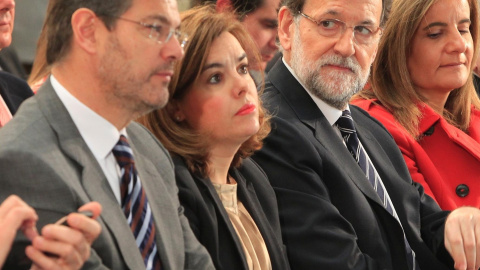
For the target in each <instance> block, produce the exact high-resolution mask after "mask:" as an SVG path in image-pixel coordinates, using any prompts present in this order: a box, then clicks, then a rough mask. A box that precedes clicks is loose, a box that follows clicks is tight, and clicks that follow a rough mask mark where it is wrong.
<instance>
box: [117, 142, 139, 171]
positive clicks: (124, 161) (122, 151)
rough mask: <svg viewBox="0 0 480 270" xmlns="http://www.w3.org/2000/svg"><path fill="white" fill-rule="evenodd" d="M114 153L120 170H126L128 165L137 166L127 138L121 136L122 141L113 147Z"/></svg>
mask: <svg viewBox="0 0 480 270" xmlns="http://www.w3.org/2000/svg"><path fill="white" fill-rule="evenodd" d="M112 153H113V155H114V156H115V159H116V160H117V163H118V165H119V166H120V168H125V166H127V165H134V164H135V161H134V159H133V152H132V148H130V144H128V140H127V137H125V136H124V135H120V139H119V140H118V142H117V144H116V145H115V146H114V147H113V149H112Z"/></svg>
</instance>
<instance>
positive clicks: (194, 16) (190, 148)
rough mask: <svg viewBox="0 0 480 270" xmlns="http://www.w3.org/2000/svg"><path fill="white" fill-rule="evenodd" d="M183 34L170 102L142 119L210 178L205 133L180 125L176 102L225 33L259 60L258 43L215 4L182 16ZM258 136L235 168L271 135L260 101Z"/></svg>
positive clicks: (194, 170)
mask: <svg viewBox="0 0 480 270" xmlns="http://www.w3.org/2000/svg"><path fill="white" fill-rule="evenodd" d="M181 19H182V23H181V25H180V29H181V31H183V32H184V33H186V34H188V36H189V42H188V44H187V45H186V47H185V56H184V58H183V59H182V60H181V61H179V62H177V63H176V65H175V72H174V75H173V76H172V79H171V82H170V85H169V93H170V99H169V102H168V104H167V105H166V106H165V108H163V109H158V110H156V111H153V112H151V113H149V114H147V115H145V116H143V117H141V118H140V119H139V122H140V123H142V124H144V125H145V126H146V127H147V128H148V129H149V130H151V131H152V132H153V134H154V135H155V136H156V137H157V138H158V139H159V140H160V141H161V142H162V143H163V145H164V146H165V147H166V148H167V149H168V150H169V151H170V153H172V154H175V155H178V156H181V157H183V158H184V159H185V161H186V163H187V165H188V168H189V170H190V172H192V173H195V174H198V175H200V176H202V177H206V176H207V175H208V173H209V164H208V159H209V145H208V142H207V139H206V138H205V136H203V134H198V133H197V132H195V131H194V130H192V128H191V127H189V126H188V125H187V124H186V123H185V121H183V122H177V121H175V120H174V116H173V110H174V108H173V106H174V105H173V104H172V101H175V100H181V99H182V98H183V97H184V96H185V94H186V93H188V91H189V90H190V87H191V86H192V85H193V84H195V83H196V82H197V80H198V79H199V77H200V75H201V73H202V70H203V67H204V65H205V63H206V61H207V57H208V53H209V51H210V48H211V46H212V43H213V41H214V40H215V39H216V38H218V37H219V36H220V35H221V34H222V33H224V32H228V33H230V34H232V35H233V36H234V37H235V38H236V39H237V40H238V41H239V43H240V45H241V46H242V48H243V49H244V50H245V51H246V52H254V53H249V55H248V58H249V62H250V61H251V60H253V59H250V58H251V57H255V58H257V60H258V58H259V54H258V51H257V49H256V46H255V43H254V42H253V40H252V39H251V37H250V36H249V34H248V33H247V32H246V30H245V29H244V28H243V26H242V24H241V23H240V22H238V21H237V20H236V19H235V17H234V16H233V15H232V14H229V13H224V12H222V13H216V12H215V8H214V7H213V6H211V5H209V6H200V7H195V8H193V9H191V10H188V11H186V12H184V13H182V14H181ZM258 110H259V123H260V129H259V131H258V132H257V134H255V135H253V136H252V137H250V138H249V139H248V140H247V141H245V142H244V143H243V144H242V145H241V147H240V149H239V150H238V151H237V153H236V154H235V156H234V158H233V161H232V164H231V166H233V167H238V166H240V164H241V160H242V158H246V157H249V156H250V155H252V154H253V152H254V151H255V150H258V149H260V148H261V147H262V140H263V139H264V138H265V137H266V136H267V135H268V133H269V132H270V124H269V118H270V117H269V115H268V114H266V111H265V109H264V108H263V106H262V104H261V101H260V99H259V107H258Z"/></svg>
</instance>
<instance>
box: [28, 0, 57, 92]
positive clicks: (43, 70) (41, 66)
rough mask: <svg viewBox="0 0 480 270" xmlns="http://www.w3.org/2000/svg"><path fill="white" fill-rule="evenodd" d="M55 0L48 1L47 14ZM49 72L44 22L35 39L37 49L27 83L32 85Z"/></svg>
mask: <svg viewBox="0 0 480 270" xmlns="http://www.w3.org/2000/svg"><path fill="white" fill-rule="evenodd" d="M55 1H56V0H50V1H49V2H48V7H47V14H49V13H50V12H51V9H52V7H53V5H54V3H55ZM48 74H50V66H49V65H47V28H46V24H45V23H44V24H43V27H42V31H41V32H40V37H39V38H38V41H37V49H36V51H35V59H34V60H33V66H32V71H31V72H30V76H29V77H28V84H29V85H30V86H33V85H34V84H35V83H37V82H38V81H40V80H42V79H43V77H45V76H47V75H48Z"/></svg>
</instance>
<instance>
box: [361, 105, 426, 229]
mask: <svg viewBox="0 0 480 270" xmlns="http://www.w3.org/2000/svg"><path fill="white" fill-rule="evenodd" d="M354 111H355V110H354V109H352V113H353V117H354V119H356V128H357V130H358V133H359V139H360V141H361V142H362V145H363V146H364V148H365V150H366V151H367V153H368V156H369V157H370V160H371V161H372V162H373V164H375V169H376V170H377V172H378V174H379V175H380V178H381V179H382V182H383V184H384V186H385V188H386V190H387V192H388V195H389V196H390V199H391V200H392V203H393V205H394V207H395V206H399V205H401V207H395V210H396V212H397V214H398V216H399V218H400V220H409V222H410V223H415V225H414V228H419V227H420V216H419V214H418V213H419V212H418V210H417V209H416V206H417V205H416V204H413V203H411V202H412V201H416V200H415V198H412V197H411V196H408V194H416V192H407V189H410V188H414V187H413V186H412V184H411V182H409V179H401V178H400V177H399V176H398V174H396V173H392V171H391V170H394V168H395V167H394V166H393V164H391V162H390V159H389V158H388V154H387V153H386V152H385V151H384V149H383V148H382V146H381V145H380V144H379V143H378V141H377V140H376V139H375V136H374V134H372V133H371V131H370V130H369V129H368V128H366V127H365V126H364V125H359V124H357V122H359V123H360V122H361V121H362V118H363V117H362V116H361V115H360V114H359V113H355V112H354ZM392 140H393V139H392ZM399 151H400V150H399ZM399 154H400V153H399ZM398 195H400V196H398ZM408 216H409V218H407V217H408Z"/></svg>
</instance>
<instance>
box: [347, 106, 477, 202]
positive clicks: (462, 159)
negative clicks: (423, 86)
mask: <svg viewBox="0 0 480 270" xmlns="http://www.w3.org/2000/svg"><path fill="white" fill-rule="evenodd" d="M373 102H376V103H377V104H374V103H373ZM378 103H379V102H378V100H355V101H354V102H352V104H354V105H357V106H359V107H360V108H362V109H364V110H366V111H368V112H369V113H370V114H371V115H372V116H373V117H375V118H376V119H377V120H379V121H380V122H381V123H382V124H383V125H384V126H385V127H386V128H387V129H388V131H389V132H390V133H391V134H392V136H393V138H394V139H395V142H396V143H397V145H398V147H399V148H400V150H401V151H402V154H403V158H404V159H405V162H406V164H407V166H408V169H409V171H410V175H411V176H412V179H413V181H415V182H418V183H420V184H422V185H423V187H424V188H425V193H427V194H428V195H430V196H432V197H433V198H434V199H435V200H436V201H437V203H438V204H439V205H440V207H441V208H442V209H445V210H453V209H455V208H457V207H460V206H467V205H468V206H474V207H480V111H478V110H473V111H472V116H471V121H470V128H469V130H468V134H467V133H465V132H463V131H461V130H459V129H458V128H456V127H454V126H452V125H450V124H449V123H447V121H446V120H445V119H443V117H441V116H440V115H439V114H437V113H436V112H435V111H434V110H433V109H432V108H430V107H429V106H428V105H426V104H420V105H419V109H420V111H421V112H422V115H423V116H422V118H421V119H420V123H419V131H420V133H422V134H424V136H423V137H422V139H420V140H419V141H416V140H415V139H414V138H413V137H412V136H411V135H410V134H408V133H407V131H406V130H405V128H403V126H401V125H400V123H398V122H397V121H396V120H395V119H394V117H393V115H392V114H391V113H390V112H388V111H387V110H386V109H385V107H383V106H381V105H379V104H378ZM432 127H433V128H432Z"/></svg>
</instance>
